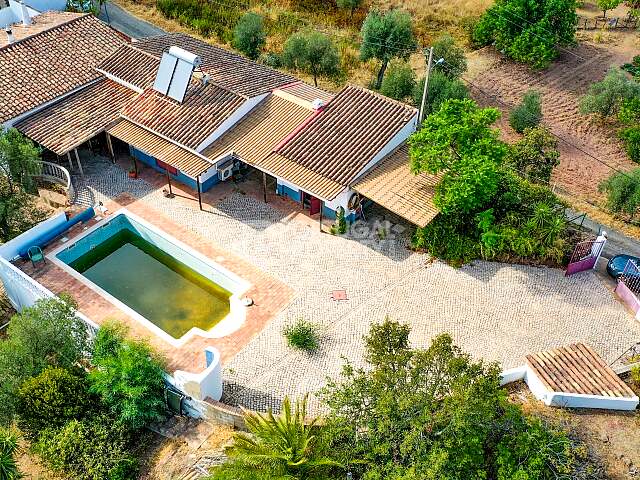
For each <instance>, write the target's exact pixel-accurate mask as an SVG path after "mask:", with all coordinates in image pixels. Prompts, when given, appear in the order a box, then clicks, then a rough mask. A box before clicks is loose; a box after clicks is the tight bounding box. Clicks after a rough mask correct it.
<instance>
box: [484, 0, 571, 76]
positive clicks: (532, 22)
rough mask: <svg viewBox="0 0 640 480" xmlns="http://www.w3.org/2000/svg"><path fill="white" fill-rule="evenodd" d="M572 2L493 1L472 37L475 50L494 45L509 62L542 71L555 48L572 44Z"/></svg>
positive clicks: (552, 58)
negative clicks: (516, 62)
mask: <svg viewBox="0 0 640 480" xmlns="http://www.w3.org/2000/svg"><path fill="white" fill-rule="evenodd" d="M577 19H578V17H577V15H576V0H540V1H531V0H497V1H496V3H495V4H494V5H493V6H492V7H490V8H489V9H488V10H487V11H486V12H485V14H484V15H483V16H482V18H481V19H480V21H479V22H478V23H477V24H476V26H475V28H474V30H473V33H472V42H473V44H474V45H475V46H476V47H483V46H485V45H490V44H494V45H495V48H496V49H497V50H499V51H500V52H502V53H503V54H504V55H506V56H507V57H509V58H512V59H513V60H516V61H518V62H523V63H527V64H529V65H531V66H532V67H534V68H545V67H547V66H548V65H549V63H551V61H552V60H554V59H555V58H556V57H557V56H558V47H562V46H567V45H570V44H572V43H574V42H575V30H576V27H575V26H576V22H577Z"/></svg>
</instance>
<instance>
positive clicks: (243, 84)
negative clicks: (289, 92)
mask: <svg viewBox="0 0 640 480" xmlns="http://www.w3.org/2000/svg"><path fill="white" fill-rule="evenodd" d="M135 46H136V48H139V49H140V50H144V51H145V52H148V53H150V54H152V55H154V56H155V57H157V58H160V57H161V56H162V52H163V51H165V50H167V49H168V48H169V47H172V46H176V47H181V48H184V49H185V50H188V51H189V52H191V53H195V54H196V55H199V56H200V57H201V58H202V67H201V68H202V70H203V71H205V72H206V73H208V74H209V75H210V76H211V80H212V81H213V82H214V83H216V84H218V85H220V86H221V87H223V88H226V89H229V90H231V91H233V92H236V93H239V94H241V95H246V96H249V97H253V96H256V95H260V94H263V93H267V92H270V91H271V90H273V89H275V88H278V87H280V86H282V85H287V84H290V83H292V82H296V81H298V80H297V79H296V78H294V77H292V76H291V75H287V74H285V73H282V72H279V71H277V70H274V69H272V68H270V67H267V66H265V65H261V64H259V63H256V62H252V61H251V60H248V59H246V58H244V57H242V56H240V55H238V54H235V53H232V52H230V51H228V50H225V49H224V48H220V47H216V46H213V45H210V44H208V43H205V42H203V41H201V40H198V39H196V38H193V37H190V36H189V35H185V34H183V33H170V34H167V35H160V36H157V37H148V38H144V39H142V40H140V41H137V42H135Z"/></svg>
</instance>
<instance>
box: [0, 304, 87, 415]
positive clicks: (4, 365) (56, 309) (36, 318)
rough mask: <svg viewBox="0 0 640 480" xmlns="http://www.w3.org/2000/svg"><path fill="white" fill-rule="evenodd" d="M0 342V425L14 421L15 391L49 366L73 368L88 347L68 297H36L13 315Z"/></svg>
mask: <svg viewBox="0 0 640 480" xmlns="http://www.w3.org/2000/svg"><path fill="white" fill-rule="evenodd" d="M7 334H8V338H7V339H6V340H4V341H0V424H5V425H6V424H8V423H10V422H11V421H12V420H13V416H14V413H15V405H16V392H17V391H18V388H19V387H20V385H22V384H23V383H24V382H25V381H26V380H27V379H28V378H30V377H33V376H36V375H38V374H40V373H41V372H42V371H43V370H45V369H46V368H47V367H48V366H54V367H60V368H65V369H72V368H73V367H74V366H75V365H77V364H78V362H79V361H80V360H81V359H82V358H84V355H85V353H86V352H87V350H88V336H87V328H86V325H85V324H84V322H83V321H82V320H80V319H79V318H78V317H77V316H76V314H75V303H74V302H73V300H72V299H71V298H70V297H68V296H61V297H60V298H50V299H44V300H38V301H37V302H36V303H35V304H34V305H33V306H32V307H27V308H24V309H23V310H22V311H21V312H20V313H18V314H16V315H14V316H13V318H12V319H11V323H10V324H9V327H8V329H7Z"/></svg>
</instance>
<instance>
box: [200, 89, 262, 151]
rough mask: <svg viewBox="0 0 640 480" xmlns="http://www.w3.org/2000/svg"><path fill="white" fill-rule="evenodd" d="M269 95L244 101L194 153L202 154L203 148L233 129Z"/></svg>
mask: <svg viewBox="0 0 640 480" xmlns="http://www.w3.org/2000/svg"><path fill="white" fill-rule="evenodd" d="M267 95H269V93H265V94H264V95H258V96H257V97H251V98H248V99H247V100H245V102H244V103H243V104H242V105H240V107H238V109H237V110H236V111H235V112H233V114H232V115H231V116H230V117H229V118H227V119H226V120H225V121H224V122H222V124H221V125H220V126H219V127H218V128H216V129H215V130H214V131H213V132H212V133H211V134H210V135H209V136H208V137H207V138H206V139H205V140H204V141H203V142H202V143H201V144H200V145H198V147H197V148H196V151H197V152H198V153H200V152H202V151H203V150H204V149H205V148H207V147H208V146H209V145H211V144H212V143H213V142H215V141H216V140H217V139H218V138H220V137H221V136H222V134H223V133H225V132H226V131H227V130H229V129H230V128H231V127H233V126H234V125H235V124H236V123H238V122H239V121H240V120H242V119H243V118H244V117H245V116H246V115H247V113H249V112H250V111H251V110H252V109H253V108H254V107H255V106H256V105H258V104H259V103H260V102H261V101H262V100H263V99H264V98H266V96H267Z"/></svg>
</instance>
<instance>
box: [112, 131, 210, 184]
mask: <svg viewBox="0 0 640 480" xmlns="http://www.w3.org/2000/svg"><path fill="white" fill-rule="evenodd" d="M107 131H108V132H109V134H110V135H113V136H114V137H116V138H119V139H120V140H122V141H123V142H126V143H128V144H130V145H133V146H134V147H135V148H137V149H138V150H141V151H143V152H145V153H147V154H149V155H151V156H152V157H154V158H156V159H158V160H160V161H162V162H165V163H167V164H169V165H171V166H172V167H175V168H177V169H178V170H180V171H181V172H182V173H184V174H186V175H189V176H190V177H193V178H196V177H197V176H198V175H200V174H202V173H203V172H206V171H207V170H209V169H210V168H212V167H213V164H212V163H211V162H209V161H207V160H206V159H204V158H202V157H201V156H200V155H196V154H195V153H192V152H190V151H188V150H186V149H184V148H181V147H179V146H178V145H176V144H174V143H171V142H169V141H168V140H165V139H164V138H162V137H159V136H158V135H155V134H153V133H152V132H150V131H148V130H146V129H144V128H142V127H140V126H138V125H135V124H133V123H131V122H129V121H127V120H121V121H120V122H118V123H117V124H115V125H114V126H112V127H110V128H109V129H107Z"/></svg>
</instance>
